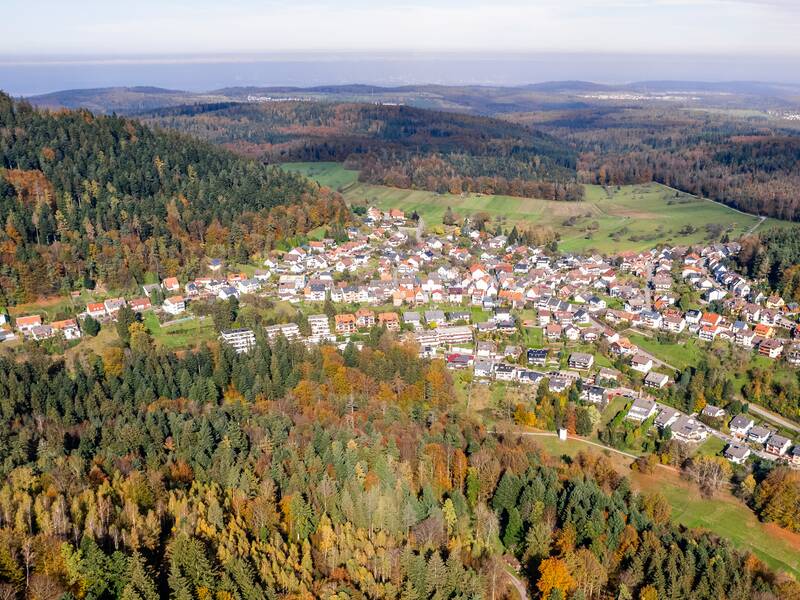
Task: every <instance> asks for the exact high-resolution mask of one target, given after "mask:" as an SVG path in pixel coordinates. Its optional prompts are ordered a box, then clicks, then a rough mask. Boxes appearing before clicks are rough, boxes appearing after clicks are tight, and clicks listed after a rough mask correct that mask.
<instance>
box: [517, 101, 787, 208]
mask: <svg viewBox="0 0 800 600" xmlns="http://www.w3.org/2000/svg"><path fill="white" fill-rule="evenodd" d="M514 120H516V121H519V122H522V123H526V124H531V125H536V126H537V127H541V128H543V129H544V130H546V131H549V132H550V133H552V134H553V135H555V136H557V137H560V138H562V139H564V140H566V141H569V142H571V143H572V144H574V146H575V148H576V149H577V151H578V152H579V153H580V156H579V160H578V166H577V169H578V176H579V180H580V181H583V182H586V183H599V184H605V185H621V184H628V183H644V182H648V181H657V182H659V183H663V184H665V185H668V186H671V187H675V188H678V189H680V190H683V191H685V192H690V193H693V194H697V195H700V196H706V197H709V198H713V199H714V200H718V201H720V202H724V203H725V204H728V205H730V206H733V207H735V208H738V209H740V210H743V211H745V212H749V213H753V214H758V215H766V216H771V217H776V218H779V219H789V220H800V167H798V165H800V136H798V135H797V131H796V130H792V129H781V128H780V127H778V126H776V125H775V124H774V123H770V122H768V121H767V120H766V119H763V118H761V119H759V118H734V117H732V116H727V115H726V114H725V113H724V112H722V111H719V112H717V111H689V110H666V109H657V108H631V107H622V106H620V107H605V108H600V107H595V108H586V109H581V110H574V111H567V112H559V111H553V112H550V113H544V114H542V113H537V114H532V115H516V116H515V117H514Z"/></svg>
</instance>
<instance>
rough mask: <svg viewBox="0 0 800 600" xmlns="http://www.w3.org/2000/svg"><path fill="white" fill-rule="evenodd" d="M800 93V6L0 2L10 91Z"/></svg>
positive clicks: (543, 0)
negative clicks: (289, 88) (663, 85)
mask: <svg viewBox="0 0 800 600" xmlns="http://www.w3.org/2000/svg"><path fill="white" fill-rule="evenodd" d="M566 79H583V80H590V81H597V82H602V83H624V82H629V81H641V80H652V79H662V80H664V79H673V80H674V79H682V80H703V81H726V80H759V81H774V82H787V83H800V0H393V1H392V2H387V1H385V0H335V1H332V0H261V1H258V0H131V1H129V2H122V1H118V0H0V89H3V90H5V91H7V92H9V93H12V94H14V95H31V94H40V93H45V92H49V91H55V90H62V89H74V88H91V87H106V86H132V85H154V86H160V87H169V88H179V89H186V90H193V91H201V90H211V89H217V88H221V87H226V86H232V85H264V86H268V85H296V86H309V85H323V84H341V83H368V84H380V85H396V84H413V83H441V84H460V83H463V84H468V83H471V84H476V83H477V84H498V85H516V84H524V83H536V82H540V81H552V80H566Z"/></svg>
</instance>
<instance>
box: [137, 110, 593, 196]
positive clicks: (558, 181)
mask: <svg viewBox="0 0 800 600" xmlns="http://www.w3.org/2000/svg"><path fill="white" fill-rule="evenodd" d="M143 118H144V119H145V120H146V121H147V122H150V123H154V124H157V125H158V126H160V127H167V128H171V129H177V130H179V131H183V132H186V133H190V134H192V135H195V136H198V137H201V138H203V139H207V140H210V141H213V142H215V143H218V144H223V145H225V146H227V147H229V148H231V149H233V150H235V151H237V152H240V153H243V154H246V155H249V156H254V157H260V158H262V159H264V160H267V161H270V162H287V161H337V162H344V161H346V162H347V164H348V165H349V166H351V167H353V168H356V169H359V170H361V171H362V175H361V180H362V181H365V182H369V183H377V184H383V185H393V186H399V187H404V188H414V189H425V190H431V191H437V192H451V193H461V192H481V193H497V194H507V195H514V196H535V197H539V198H547V199H552V200H576V199H580V197H581V196H582V193H583V189H582V187H581V186H579V185H577V184H576V182H575V165H576V155H575V153H574V152H573V151H572V150H571V149H570V148H569V147H568V146H566V145H565V144H563V143H562V142H560V141H559V140H557V139H556V138H553V137H552V136H549V135H547V134H544V133H542V132H540V131H536V130H533V129H530V128H527V127H524V126H520V125H517V124H515V123H510V122H507V121H501V120H498V119H491V118H487V117H478V116H472V115H463V114H456V113H447V112H440V111H430V110H424V109H419V108H413V107H407V106H386V105H365V104H334V103H325V102H268V103H263V104H231V103H223V104H211V105H201V106H190V107H178V108H165V109H161V110H158V111H155V112H152V113H147V114H145V115H143Z"/></svg>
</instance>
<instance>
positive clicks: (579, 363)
mask: <svg viewBox="0 0 800 600" xmlns="http://www.w3.org/2000/svg"><path fill="white" fill-rule="evenodd" d="M568 362H569V367H570V369H578V370H580V371H588V370H589V369H591V368H592V366H593V365H594V356H593V355H591V354H586V353H584V352H573V353H572V354H570V355H569V361H568Z"/></svg>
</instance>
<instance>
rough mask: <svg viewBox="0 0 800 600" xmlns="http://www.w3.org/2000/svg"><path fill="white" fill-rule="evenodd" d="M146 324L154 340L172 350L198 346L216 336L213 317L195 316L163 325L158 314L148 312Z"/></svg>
mask: <svg viewBox="0 0 800 600" xmlns="http://www.w3.org/2000/svg"><path fill="white" fill-rule="evenodd" d="M144 324H145V326H146V327H147V331H148V332H149V333H150V335H151V336H153V341H154V342H155V343H156V344H158V345H160V346H164V347H165V348H169V349H170V350H175V349H179V348H188V347H192V346H196V345H198V344H200V343H202V342H207V341H208V340H211V339H213V338H214V337H216V332H215V330H214V324H213V323H212V322H211V319H198V318H194V319H190V320H186V321H182V322H180V323H175V324H174V325H168V326H166V327H162V326H161V324H160V323H159V322H158V318H157V317H156V315H155V314H154V313H152V312H148V313H145V315H144Z"/></svg>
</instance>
